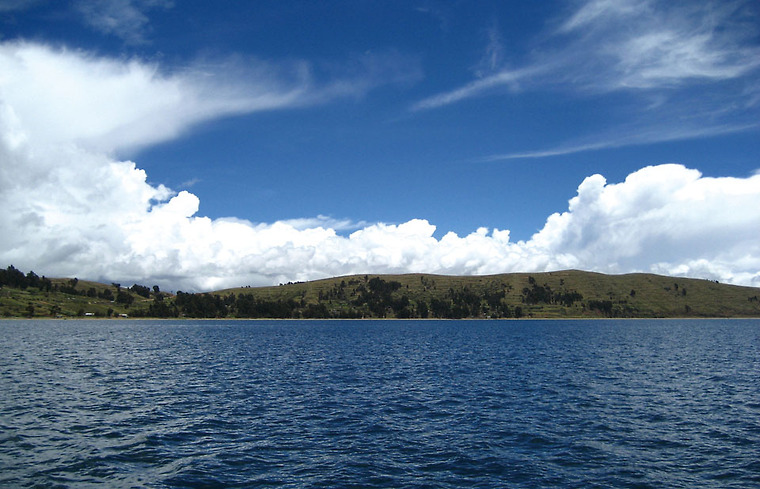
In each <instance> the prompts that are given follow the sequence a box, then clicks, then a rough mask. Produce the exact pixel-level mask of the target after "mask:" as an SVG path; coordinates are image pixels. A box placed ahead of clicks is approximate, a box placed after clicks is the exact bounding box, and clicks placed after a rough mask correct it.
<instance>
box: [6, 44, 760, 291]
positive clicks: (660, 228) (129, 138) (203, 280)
mask: <svg viewBox="0 0 760 489" xmlns="http://www.w3.org/2000/svg"><path fill="white" fill-rule="evenodd" d="M0 65H2V66H3V67H4V70H3V71H2V74H0V206H1V207H2V209H3V213H1V214H0V229H2V233H0V263H5V264H13V265H15V266H17V267H19V268H21V269H25V270H29V269H34V270H35V271H37V272H40V273H45V274H47V275H50V276H78V277H79V278H89V279H96V280H103V281H111V280H119V281H122V282H129V283H132V282H137V283H143V284H148V285H153V284H157V285H160V286H161V287H162V288H164V289H175V290H176V289H181V290H191V291H197V290H213V289H218V288H222V287H229V286H239V285H264V284H276V283H279V282H287V281H292V280H310V279H317V278H322V277H328V276H338V275H346V274H352V273H404V272H429V273H444V274H490V273H500V272H510V271H541V270H556V269H566V268H580V269H585V270H597V271H602V272H613V273H620V272H629V271H654V272H659V273H672V274H677V275H687V276H697V277H704V278H711V279H718V280H721V281H725V282H732V283H741V284H754V285H760V272H759V271H760V258H759V257H760V249H758V246H760V245H758V241H757V236H756V231H757V229H760V211H759V210H758V209H760V174H755V175H752V176H749V177H747V178H713V177H704V176H702V175H701V174H700V173H699V172H698V171H696V170H692V169H688V168H686V167H684V166H681V165H661V166H654V167H647V168H644V169H642V170H640V171H637V172H635V173H633V174H631V175H629V176H628V178H627V179H626V180H625V181H623V182H620V183H608V182H606V181H605V179H604V177H602V176H601V175H593V176H590V177H588V178H587V179H585V180H584V181H583V182H582V183H581V184H580V185H579V187H578V193H577V196H576V197H574V198H573V199H572V200H571V201H570V202H569V204H568V208H567V210H565V211H564V212H561V213H556V214H553V215H552V216H549V218H548V219H547V221H546V223H545V225H544V227H543V229H542V230H541V231H540V232H538V233H537V234H536V235H534V236H533V237H532V238H531V239H529V240H527V241H517V242H514V241H511V239H510V233H509V231H508V230H499V229H485V228H480V229H477V230H475V231H473V232H472V233H470V234H468V235H465V236H459V235H457V234H455V233H452V232H449V233H446V234H444V235H443V237H441V238H436V237H435V231H436V227H435V225H434V224H432V223H430V222H428V221H427V220H425V219H411V220H409V221H408V222H405V223H401V224H387V223H374V224H367V223H363V222H358V223H357V222H351V221H348V220H335V219H331V218H329V217H324V216H317V217H314V218H308V217H307V218H304V219H297V220H288V221H280V222H274V223H253V222H249V221H245V220H241V219H235V218H225V219H210V218H208V217H204V216H201V215H198V212H199V206H200V201H199V199H198V197H197V196H196V195H194V194H192V193H191V192H189V191H187V190H181V191H179V192H176V191H173V190H171V189H168V188H166V187H164V186H162V185H153V184H150V183H148V176H147V175H146V173H145V171H143V170H141V169H140V168H139V167H138V165H137V164H136V163H135V162H131V161H120V160H118V159H116V158H115V157H114V156H113V155H114V154H116V153H115V151H116V150H118V149H121V148H125V147H133V146H141V145H147V144H151V143H153V142H156V141H158V140H163V139H167V138H171V137H174V136H175V135H177V134H180V133H181V132H182V131H184V130H186V129H187V128H188V127H189V126H190V125H191V124H192V123H195V122H198V121H201V120H204V119H208V118H212V117H219V116H223V115H225V114H229V113H231V112H232V111H235V110H243V109H240V107H241V106H242V107H244V108H245V110H247V111H254V110H265V109H274V108H278V107H291V106H297V105H298V104H301V103H303V102H302V100H304V99H305V100H310V99H311V97H313V92H312V91H311V90H312V87H311V86H310V85H309V84H308V83H305V84H303V85H302V84H300V83H299V80H301V79H302V78H299V77H295V78H294V79H289V81H288V80H286V82H287V83H285V84H284V85H285V88H281V86H282V84H281V83H270V81H269V80H271V78H266V77H263V75H262V77H263V78H262V79H259V80H253V81H251V83H250V84H249V85H246V86H243V85H239V86H238V85H235V84H233V85H230V83H229V82H225V83H221V82H218V89H217V90H214V89H212V88H213V87H214V84H216V83H217V82H216V81H215V80H216V79H215V78H213V77H211V78H203V77H202V76H198V75H197V73H195V72H194V71H193V70H188V71H183V72H182V73H178V74H174V75H167V74H164V73H162V72H160V70H159V69H158V67H156V66H150V65H145V64H142V63H139V62H137V61H131V62H118V61H115V60H109V59H102V58H95V57H92V56H90V55H88V54H86V53H81V52H70V51H61V50H51V49H49V48H47V47H44V46H38V45H31V44H18V43H11V44H3V45H0ZM52 74H55V75H56V77H51V75H52ZM59 74H60V75H61V76H62V77H63V78H62V79H60V80H59V79H58V78H57V76H58V75H59ZM200 94H203V96H201V95H200ZM151 101H153V102H157V101H160V104H161V105H160V110H158V109H156V107H154V105H153V104H152V103H150V102H151ZM144 124H146V125H148V126H149V128H150V130H148V129H146V128H145V127H142V126H143V125H144Z"/></svg>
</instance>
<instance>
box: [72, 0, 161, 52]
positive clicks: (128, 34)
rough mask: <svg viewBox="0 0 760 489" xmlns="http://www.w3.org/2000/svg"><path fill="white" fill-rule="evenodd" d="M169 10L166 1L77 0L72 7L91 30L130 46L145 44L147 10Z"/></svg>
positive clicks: (147, 22)
mask: <svg viewBox="0 0 760 489" xmlns="http://www.w3.org/2000/svg"><path fill="white" fill-rule="evenodd" d="M171 6H173V2H171V1H167V0H78V1H77V2H76V3H75V4H74V7H75V8H76V10H77V11H78V12H79V13H80V14H81V15H82V19H83V20H84V22H85V23H86V24H88V25H89V26H90V27H92V28H94V29H95V30H97V31H99V32H101V33H103V34H108V35H115V36H117V37H119V38H121V39H122V40H124V41H125V42H127V43H130V44H140V43H143V42H145V35H146V31H147V30H148V27H149V19H148V16H147V15H145V13H144V12H145V11H146V10H151V9H154V8H169V7H171Z"/></svg>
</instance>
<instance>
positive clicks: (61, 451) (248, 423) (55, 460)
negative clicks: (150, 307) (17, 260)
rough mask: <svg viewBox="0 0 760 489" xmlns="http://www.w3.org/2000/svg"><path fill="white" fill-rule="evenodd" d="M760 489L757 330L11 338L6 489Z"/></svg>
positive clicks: (140, 327)
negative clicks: (681, 488)
mask: <svg viewBox="0 0 760 489" xmlns="http://www.w3.org/2000/svg"><path fill="white" fill-rule="evenodd" d="M89 486H98V487H198V488H200V487H208V488H212V487H219V488H222V487H325V488H327V487H336V488H337V487H357V488H358V487H382V488H397V487H415V488H422V487H430V488H447V487H450V488H455V487H456V488H458V487H484V488H491V487H515V488H522V487H562V488H568V487H578V488H581V487H583V488H588V487H600V488H601V487H605V488H606V487H632V488H633V487H635V488H648V487H651V488H662V487H684V488H699V487H710V488H713V487H742V488H747V487H760V321H753V320H732V321H717V320H716V321H417V322H414V321H409V322H406V321H386V322H383V321H348V322H337V321H324V322H321V321H315V322H297V321H292V322H291V321H287V322H269V321H239V322H230V321H203V322H181V321H169V322H167V321H155V322H151V321H144V322H139V321H110V322H108V321H102V322H101V321H0V487H40V488H45V487H49V488H57V487H77V488H79V487H89Z"/></svg>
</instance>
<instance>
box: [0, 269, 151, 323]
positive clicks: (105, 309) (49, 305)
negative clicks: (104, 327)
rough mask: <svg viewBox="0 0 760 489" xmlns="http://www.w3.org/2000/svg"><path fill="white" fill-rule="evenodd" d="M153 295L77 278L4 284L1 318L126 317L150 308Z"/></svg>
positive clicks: (0, 295)
mask: <svg viewBox="0 0 760 489" xmlns="http://www.w3.org/2000/svg"><path fill="white" fill-rule="evenodd" d="M152 302H153V299H149V298H146V297H143V296H141V295H139V294H137V293H136V292H134V291H131V290H129V289H127V288H124V287H118V288H117V287H115V285H113V284H112V285H106V284H102V283H99V282H90V281H86V280H75V279H73V280H72V279H55V278H54V279H49V286H25V287H13V286H9V285H7V284H6V285H3V286H0V318H3V317H5V318H8V317H64V318H65V317H124V316H130V315H131V314H133V313H135V312H137V313H138V314H139V311H141V310H143V309H146V308H147V306H148V305H149V304H151V303H152Z"/></svg>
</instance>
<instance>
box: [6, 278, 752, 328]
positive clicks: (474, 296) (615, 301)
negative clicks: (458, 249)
mask: <svg viewBox="0 0 760 489" xmlns="http://www.w3.org/2000/svg"><path fill="white" fill-rule="evenodd" d="M31 273H32V272H30V274H31ZM9 277H11V279H9ZM14 277H15V282H14V281H13V280H14V279H13V278H14ZM34 277H36V275H33V276H32V277H30V275H29V274H26V275H24V274H23V273H22V272H20V271H18V270H16V269H14V268H13V267H8V269H6V270H2V269H0V317H63V318H66V317H125V316H128V317H154V318H158V317H160V318H172V317H188V318H281V319H299V318H304V319H310V318H320V319H322V318H344V319H358V318H399V319H405V318H449V319H459V318H476V319H494V318H676V317H685V318H688V317H694V318H727V317H737V318H746V317H760V288H756V287H743V286H736V285H727V284H719V283H717V282H713V281H709V280H700V279H690V278H681V277H667V276H661V275H653V274H645V273H633V274H625V275H605V274H601V273H593V272H583V271H577V270H567V271H557V272H542V273H508V274H499V275H487V276H446V275H431V274H404V275H377V274H366V275H350V276H344V277H335V278H329V279H322V280H314V281H310V282H300V283H288V284H282V285H279V286H269V287H240V288H233V289H225V290H219V291H215V292H208V293H183V292H178V293H177V294H176V295H172V294H167V293H164V292H161V291H159V290H158V288H157V287H154V288H148V287H146V286H142V285H138V284H134V285H132V286H129V287H121V286H120V285H119V284H111V285H107V284H101V283H97V282H86V281H78V280H76V279H45V278H44V277H42V278H40V277H37V278H36V280H35V278H34ZM24 280H28V283H22V282H24ZM19 281H20V282H19Z"/></svg>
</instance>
